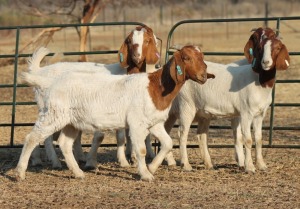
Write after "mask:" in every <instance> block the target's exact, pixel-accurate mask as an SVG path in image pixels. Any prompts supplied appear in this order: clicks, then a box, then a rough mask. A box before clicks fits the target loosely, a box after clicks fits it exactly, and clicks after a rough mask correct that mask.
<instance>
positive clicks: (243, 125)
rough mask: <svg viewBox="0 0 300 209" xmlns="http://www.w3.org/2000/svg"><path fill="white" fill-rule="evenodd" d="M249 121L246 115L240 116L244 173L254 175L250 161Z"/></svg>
mask: <svg viewBox="0 0 300 209" xmlns="http://www.w3.org/2000/svg"><path fill="white" fill-rule="evenodd" d="M251 121H252V118H250V117H249V116H248V115H244V116H241V130H242V135H243V141H244V145H245V171H246V172H247V173H255V167H254V164H253V161H252V155H251V149H252V137H251Z"/></svg>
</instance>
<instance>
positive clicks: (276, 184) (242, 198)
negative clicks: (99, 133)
mask: <svg viewBox="0 0 300 209" xmlns="http://www.w3.org/2000/svg"><path fill="white" fill-rule="evenodd" d="M298 24H299V23H298ZM212 28H213V27H212ZM251 28H253V26H247V29H246V30H245V31H247V32H245V33H244V34H247V35H241V34H237V33H236V34H235V35H236V36H235V37H234V38H233V39H232V40H231V39H230V40H227V41H224V40H223V39H222V38H224V37H225V36H221V35H220V34H218V35H220V36H219V37H220V40H221V41H220V40H214V39H211V37H210V35H205V32H203V33H201V34H202V36H201V38H202V39H204V37H207V39H205V40H201V45H203V49H204V51H213V50H218V49H224V48H226V49H227V48H229V46H230V45H231V46H232V47H231V48H230V50H233V51H235V50H237V49H242V47H243V44H244V43H245V41H246V40H248V36H249V35H250V34H249V30H250V29H251ZM239 30H241V26H239ZM203 31H207V30H203ZM218 32H219V31H217V30H215V31H208V32H207V33H208V34H216V33H218ZM283 34H285V35H286V36H285V38H284V39H283V40H284V42H285V43H286V45H287V47H288V49H290V50H291V51H299V45H297V44H295V40H298V41H299V33H296V32H295V33H292V32H290V33H287V32H286V33H283ZM103 35H105V36H107V37H108V36H110V35H111V34H109V32H105V33H103ZM159 36H160V37H164V36H165V37H166V34H159ZM95 40H96V39H95ZM97 40H104V41H105V39H103V38H102V39H101V38H98V39H97ZM1 41H2V42H3V40H0V43H1V44H2V42H1ZM13 41H14V36H12V37H11V40H10V41H9V40H6V41H5V43H3V44H5V45H6V46H14V42H13ZM55 41H56V42H55ZM55 41H54V42H55V43H57V42H58V41H57V39H55ZM71 41H73V42H71ZM76 41H77V39H76V37H75V38H74V40H73V39H72V38H68V44H65V45H67V46H68V47H70V48H65V49H63V50H64V51H71V50H72V49H73V48H76V47H77V45H76V44H77V43H75V42H76ZM216 41H220V42H217V43H215V42H216ZM95 42H96V41H95ZM106 42H107V41H106ZM116 42H117V41H116ZM232 42H234V43H235V42H236V44H232ZM21 43H22V41H21ZM198 43H199V42H198ZM239 43H241V44H239ZM51 44H52V45H50V46H51V47H52V48H56V47H57V48H59V47H60V46H59V44H58V46H56V45H54V43H51ZM97 44H98V46H99V47H100V46H105V44H106V43H102V42H99V43H98V42H97V43H96V45H97ZM222 44H223V45H222ZM1 46H3V45H1ZM72 47H73V48H72ZM95 47H97V46H95ZM209 47H210V48H209ZM12 48H13V47H12ZM108 48H110V49H115V47H113V48H112V47H108ZM1 51H5V49H4V48H1ZM223 51H224V50H223ZM239 51H242V50H239ZM29 52H32V51H30V50H29V51H28V53H29ZM26 53H27V52H26ZM91 57H92V56H91ZM211 58H212V57H209V56H207V58H206V59H207V60H211ZM214 59H215V60H216V61H219V62H223V63H228V62H229V58H220V57H214ZM230 59H234V58H233V57H230ZM104 60H105V61H109V59H106V58H104ZM299 66H300V59H299V58H298V57H296V56H293V57H292V61H291V66H290V68H289V69H288V70H287V71H286V72H279V73H278V78H279V79H299V78H300V70H299ZM13 69H14V68H13V65H7V66H1V68H0V81H1V82H0V83H1V84H7V83H12V81H13ZM25 69H26V65H20V66H19V71H22V70H25ZM299 87H300V86H299V84H278V85H276V102H279V103H280V102H290V103H299V98H300V92H299ZM0 98H1V102H9V101H12V90H11V89H9V88H7V89H1V93H0ZM33 99H34V96H33V92H32V89H31V88H27V89H24V88H18V90H17V101H33ZM275 110H276V111H275V116H274V124H275V125H276V126H293V127H299V124H300V117H299V115H300V108H299V107H281V108H280V109H279V107H278V108H277V107H276V108H275ZM11 111H12V110H11V106H8V105H7V106H1V108H0V122H1V124H3V123H10V122H11V115H12V112H11ZM36 116H37V109H36V107H35V106H17V109H16V122H17V123H32V122H34V121H35V119H36ZM269 121H270V112H269V111H268V114H267V116H266V118H265V121H264V126H267V125H268V123H269ZM213 125H229V122H228V121H226V120H221V121H220V120H218V121H213ZM30 129H31V127H26V126H24V127H16V128H15V133H14V134H15V135H14V143H15V144H16V145H22V143H23V140H24V137H25V135H26V134H28V133H29V131H30ZM176 131H177V130H176V129H173V130H172V133H171V136H172V138H174V139H175V140H174V144H175V145H178V136H177V133H176ZM10 134H11V132H10V127H0V146H6V145H9V143H10ZM231 135H232V134H231V131H230V130H210V139H209V144H210V145H218V144H230V145H232V144H233V141H232V136H231ZM268 137H269V133H268V131H265V130H264V131H263V138H264V140H263V143H264V144H265V145H266V144H268V143H269V141H268ZM82 141H83V143H84V144H88V143H90V141H91V134H86V135H84V138H83V139H82ZM104 143H115V138H114V133H113V132H111V131H107V133H106V138H105V140H104ZM189 144H197V142H196V139H195V130H191V131H190V135H189ZM273 144H275V145H291V144H294V145H299V144H300V138H299V130H297V129H296V130H291V131H282V130H276V131H274V132H273ZM84 150H85V151H86V152H87V151H88V150H89V148H84ZM20 152H21V149H19V148H13V149H5V148H0V208H285V209H287V208H300V199H299V196H300V194H299V193H300V175H299V171H300V149H281V148H274V149H271V148H265V149H263V156H264V158H265V161H266V163H267V166H268V170H267V171H265V172H262V171H257V172H256V173H255V174H246V173H245V172H244V171H243V170H242V169H240V168H238V167H237V166H236V162H235V159H234V149H233V148H210V152H211V157H212V160H213V162H214V164H215V169H214V170H206V169H205V168H204V165H203V163H202V160H201V158H200V156H199V151H198V149H191V148H190V149H188V152H189V153H188V154H189V159H190V162H191V164H192V166H193V171H191V172H185V171H183V170H182V169H181V168H180V166H179V165H177V166H176V167H168V166H167V165H166V164H163V165H162V166H160V167H159V169H158V171H157V172H156V173H155V175H154V176H155V180H154V181H153V182H144V181H141V180H139V176H138V175H137V169H136V168H134V167H130V168H121V167H120V166H119V165H118V163H117V162H116V147H110V148H108V147H101V148H99V150H98V162H99V164H98V169H97V170H94V171H85V175H86V177H85V179H83V180H80V179H75V178H73V176H72V172H71V171H70V170H68V169H67V167H66V165H65V164H64V163H63V168H62V169H61V170H53V169H52V168H51V166H50V164H49V163H48V162H47V161H46V159H45V156H43V160H44V163H43V165H42V166H40V167H33V166H29V167H28V170H27V173H26V179H25V180H24V181H20V182H16V181H15V179H14V168H15V167H16V165H17V162H18V159H19V156H20ZM174 152H175V157H176V159H177V160H178V159H179V153H178V152H179V150H178V149H174ZM43 153H44V152H43ZM57 153H58V154H59V156H60V159H61V161H62V162H63V161H64V159H63V156H62V155H61V153H60V151H59V150H58V149H57ZM253 157H254V150H253ZM81 166H83V164H82V165H81Z"/></svg>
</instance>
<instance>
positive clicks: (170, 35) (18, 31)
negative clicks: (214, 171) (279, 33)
mask: <svg viewBox="0 0 300 209" xmlns="http://www.w3.org/2000/svg"><path fill="white" fill-rule="evenodd" d="M299 20H300V17H278V18H242V19H202V20H184V21H180V22H178V23H176V24H175V25H174V26H173V27H172V28H171V30H170V31H169V33H168V38H167V45H166V54H165V61H167V60H168V59H169V56H170V55H172V54H173V52H174V51H173V50H172V49H171V48H170V47H171V41H174V35H175V37H176V33H175V30H176V29H178V27H179V26H182V25H185V24H193V25H194V24H199V25H203V24H206V23H220V24H227V23H245V22H275V23H276V28H277V29H280V26H281V25H282V21H299ZM128 25H130V26H136V25H144V24H143V23H139V22H112V23H93V24H57V25H35V26H13V27H0V31H3V30H12V31H15V33H16V35H15V52H14V53H11V54H1V55H0V59H5V58H13V59H14V61H13V65H14V70H13V83H10V84H5V83H3V84H0V91H1V90H2V89H7V88H8V89H12V98H11V101H1V99H0V107H3V106H6V107H7V106H9V107H11V122H10V123H7V122H4V123H2V122H1V123H0V137H1V135H2V134H1V128H2V127H6V128H10V141H9V144H7V145H6V144H5V145H1V144H0V148H14V147H22V144H15V141H14V139H15V129H16V127H28V126H33V123H18V122H16V120H15V119H16V114H15V112H16V107H17V106H22V105H35V104H36V103H35V102H27V101H17V96H16V92H17V89H20V88H24V87H27V86H26V85H19V84H17V74H18V63H19V62H18V61H19V58H21V57H29V56H31V54H28V53H24V54H20V53H19V40H20V36H21V31H22V30H24V29H41V28H53V27H63V28H71V27H79V26H89V27H102V28H103V30H105V29H104V28H105V27H107V26H116V27H124V33H125V31H126V28H125V27H126V26H128ZM225 28H226V27H225ZM249 30H250V29H249ZM298 46H299V44H298ZM117 52H118V50H92V51H88V52H78V51H69V52H64V54H65V55H81V54H89V55H92V54H116V53H117ZM204 54H205V55H206V56H207V55H208V56H216V55H217V56H243V53H241V52H218V51H212V52H210V51H205V50H204ZM51 55H53V54H50V56H51ZM299 55H300V49H299V48H298V49H297V50H296V51H290V56H299ZM0 71H1V68H0ZM276 83H280V84H283V85H284V84H289V83H296V84H297V83H298V84H299V83H300V79H295V78H292V79H289V80H280V79H279V80H277V82H276ZM0 98H1V93H0ZM274 99H275V88H274V91H273V101H272V104H271V106H270V108H271V114H270V123H269V125H268V126H264V127H263V129H264V130H268V131H269V142H268V145H264V147H268V148H300V143H299V141H298V142H297V143H296V144H293V145H287V144H284V145H278V144H277V145H274V144H273V141H272V139H273V131H274V130H283V131H299V130H300V124H298V125H296V126H274V112H275V107H300V103H298V102H296V103H295V102H294V103H286V102H284V103H283V102H281V103H275V102H274ZM299 99H300V98H299ZM0 117H1V116H0ZM299 117H300V115H299ZM192 128H195V126H194V125H192ZM211 128H213V129H230V126H219V125H215V126H211ZM153 145H154V146H157V145H158V143H153ZM83 146H90V144H84V145H83ZM102 146H116V145H115V144H103V145H102ZM175 147H176V146H175ZM177 147H178V146H177ZM189 147H191V148H194V147H198V145H189ZM210 147H218V148H223V147H233V145H210Z"/></svg>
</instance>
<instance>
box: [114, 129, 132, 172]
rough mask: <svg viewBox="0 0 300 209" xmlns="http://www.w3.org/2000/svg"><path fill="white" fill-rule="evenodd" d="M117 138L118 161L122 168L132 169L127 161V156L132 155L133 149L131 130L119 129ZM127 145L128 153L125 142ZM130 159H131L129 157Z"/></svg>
mask: <svg viewBox="0 0 300 209" xmlns="http://www.w3.org/2000/svg"><path fill="white" fill-rule="evenodd" d="M116 138H117V159H118V162H119V164H120V166H121V167H130V164H129V163H128V161H127V158H126V156H127V155H130V154H129V153H131V151H132V147H131V140H130V137H129V130H128V129H118V130H117V131H116ZM126 141H127V144H126V151H125V142H126ZM128 158H130V157H128Z"/></svg>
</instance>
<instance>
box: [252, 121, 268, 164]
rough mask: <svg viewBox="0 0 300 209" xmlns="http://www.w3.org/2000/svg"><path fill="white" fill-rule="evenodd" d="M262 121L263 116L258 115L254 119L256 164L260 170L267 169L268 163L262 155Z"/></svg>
mask: <svg viewBox="0 0 300 209" xmlns="http://www.w3.org/2000/svg"><path fill="white" fill-rule="evenodd" d="M262 121H263V117H260V116H258V117H256V118H254V120H253V131H254V139H255V151H256V166H257V168H258V169H259V170H266V169H267V165H266V163H265V162H264V159H263V156H262V131H261V130H262Z"/></svg>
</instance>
